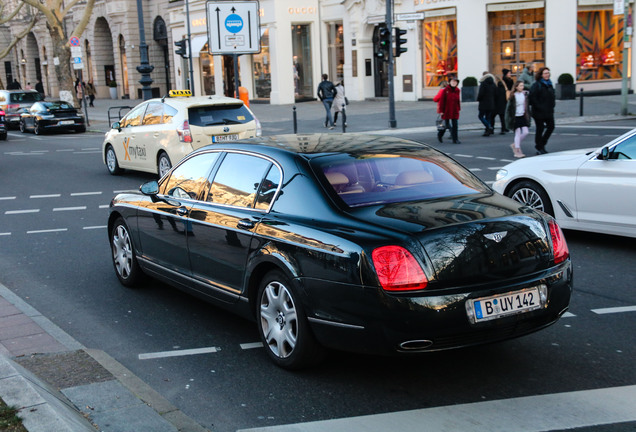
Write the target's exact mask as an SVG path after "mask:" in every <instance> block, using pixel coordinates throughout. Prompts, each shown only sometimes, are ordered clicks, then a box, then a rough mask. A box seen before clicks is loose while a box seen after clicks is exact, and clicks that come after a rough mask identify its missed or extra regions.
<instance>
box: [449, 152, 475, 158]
mask: <svg viewBox="0 0 636 432" xmlns="http://www.w3.org/2000/svg"><path fill="white" fill-rule="evenodd" d="M451 156H453V157H465V158H471V157H475V156H473V155H466V154H459V153H457V154H452V155H451Z"/></svg>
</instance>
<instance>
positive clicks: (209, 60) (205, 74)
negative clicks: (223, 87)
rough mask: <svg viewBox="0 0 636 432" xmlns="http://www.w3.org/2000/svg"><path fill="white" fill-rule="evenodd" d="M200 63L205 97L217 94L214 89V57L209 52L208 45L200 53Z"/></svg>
mask: <svg viewBox="0 0 636 432" xmlns="http://www.w3.org/2000/svg"><path fill="white" fill-rule="evenodd" d="M199 62H200V64H201V81H202V85H203V94H204V95H213V94H216V89H215V88H214V57H213V56H212V54H210V53H209V52H208V44H207V43H206V44H205V45H203V48H201V51H200V52H199Z"/></svg>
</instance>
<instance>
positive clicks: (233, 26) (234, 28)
mask: <svg viewBox="0 0 636 432" xmlns="http://www.w3.org/2000/svg"><path fill="white" fill-rule="evenodd" d="M225 28H226V29H227V31H229V32H230V33H238V32H240V31H241V29H242V28H243V18H241V17H240V16H239V15H237V14H232V15H228V17H227V18H225Z"/></svg>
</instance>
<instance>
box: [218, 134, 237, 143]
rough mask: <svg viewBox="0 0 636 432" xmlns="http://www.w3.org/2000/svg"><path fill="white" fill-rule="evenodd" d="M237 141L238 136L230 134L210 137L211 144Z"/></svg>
mask: <svg viewBox="0 0 636 432" xmlns="http://www.w3.org/2000/svg"><path fill="white" fill-rule="evenodd" d="M238 139H239V136H238V134H230V135H215V136H213V137H212V142H213V143H220V142H226V141H236V140H238Z"/></svg>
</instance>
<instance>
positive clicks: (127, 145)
mask: <svg viewBox="0 0 636 432" xmlns="http://www.w3.org/2000/svg"><path fill="white" fill-rule="evenodd" d="M129 146H130V138H124V152H125V155H124V160H130V153H128V147H129Z"/></svg>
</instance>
